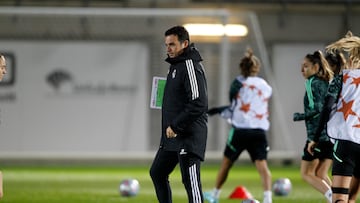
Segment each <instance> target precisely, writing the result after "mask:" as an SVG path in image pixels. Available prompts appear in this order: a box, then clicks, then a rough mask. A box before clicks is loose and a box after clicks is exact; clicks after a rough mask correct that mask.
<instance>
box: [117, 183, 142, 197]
mask: <svg viewBox="0 0 360 203" xmlns="http://www.w3.org/2000/svg"><path fill="white" fill-rule="evenodd" d="M139 190H140V184H139V181H137V180H136V179H124V180H122V181H121V182H120V185H119V192H120V195H121V196H123V197H133V196H136V195H137V194H138V193H139Z"/></svg>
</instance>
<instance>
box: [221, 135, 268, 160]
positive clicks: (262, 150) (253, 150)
mask: <svg viewBox="0 0 360 203" xmlns="http://www.w3.org/2000/svg"><path fill="white" fill-rule="evenodd" d="M244 150H247V151H248V153H249V155H250V157H251V161H252V162H254V161H255V160H266V159H267V153H268V151H269V146H268V142H267V139H266V133H265V131H264V130H262V129H235V128H232V129H231V130H230V132H229V137H228V141H227V143H226V147H225V151H224V156H225V157H227V158H229V159H230V160H231V161H232V162H234V161H236V160H237V159H238V158H239V156H240V154H241V153H242V152H243V151H244Z"/></svg>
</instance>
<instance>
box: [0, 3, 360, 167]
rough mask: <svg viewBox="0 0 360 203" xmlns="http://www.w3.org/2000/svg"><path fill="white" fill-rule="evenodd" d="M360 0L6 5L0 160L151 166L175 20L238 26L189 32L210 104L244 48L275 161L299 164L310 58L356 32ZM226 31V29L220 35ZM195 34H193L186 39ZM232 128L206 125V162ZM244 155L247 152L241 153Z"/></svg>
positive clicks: (0, 42) (224, 93)
mask: <svg viewBox="0 0 360 203" xmlns="http://www.w3.org/2000/svg"><path fill="white" fill-rule="evenodd" d="M359 21H360V1H359V0H82V1H80V0H79V1H76V0H62V1H55V0H1V1H0V52H1V53H4V54H5V56H6V59H7V63H8V74H7V75H6V77H5V79H4V81H3V82H2V83H0V162H3V163H4V162H16V161H22V162H24V161H34V160H36V161H39V162H40V161H44V162H50V161H97V162H100V161H104V162H113V161H141V162H144V161H149V160H151V159H152V158H153V156H154V152H155V151H156V150H157V147H158V145H159V140H160V128H161V125H160V122H161V111H160V110H159V109H151V108H150V96H151V86H152V79H153V77H154V76H160V77H164V76H166V74H167V69H168V64H167V63H166V62H164V59H165V58H166V51H165V46H164V41H163V39H164V32H165V30H167V29H168V28H170V27H172V26H174V25H185V24H200V23H201V24H204V23H205V24H211V25H213V24H217V25H224V26H225V25H229V24H235V25H242V26H243V27H245V32H244V33H243V34H242V35H241V36H233V35H227V34H220V36H208V34H209V33H213V32H215V31H217V29H218V28H214V29H213V30H210V31H206V30H204V31H205V33H201V34H199V35H195V34H194V35H192V36H191V41H192V42H194V43H195V45H196V47H197V48H198V49H199V51H200V53H201V54H202V57H203V59H204V66H205V68H206V71H207V78H208V91H209V107H214V106H220V105H226V104H228V103H229V101H228V89H229V86H230V84H231V82H232V80H233V79H234V78H235V77H236V76H237V75H238V74H239V70H238V64H239V62H240V59H241V57H243V55H244V52H245V51H246V49H247V48H249V47H250V48H252V49H253V50H254V52H255V55H257V56H258V57H259V58H260V59H261V61H262V69H261V76H262V77H264V78H265V79H266V80H267V81H268V82H269V83H270V85H271V86H272V87H273V91H274V93H273V97H272V99H271V106H270V119H271V129H270V130H269V132H268V138H269V142H270V147H271V151H270V154H269V158H270V160H280V161H294V162H296V161H298V160H300V156H301V154H302V148H303V146H304V143H305V140H306V132H305V126H304V123H303V122H298V123H294V122H293V121H292V114H293V113H294V112H303V96H304V93H305V89H304V79H303V77H302V75H301V72H300V65H301V63H302V60H303V58H304V56H305V55H306V54H307V53H312V52H314V51H316V50H324V47H325V46H326V45H327V44H329V43H331V42H333V41H336V40H337V39H339V38H341V37H343V36H344V35H345V34H346V32H347V31H348V30H351V31H352V32H353V33H354V34H355V35H359V33H360V25H359V24H358V23H357V22H359ZM220 29H221V28H220ZM190 34H192V33H191V32H190ZM229 127H230V126H229V125H228V124H227V123H226V122H225V120H223V119H221V118H220V117H210V118H209V134H208V142H207V155H206V156H207V157H206V158H207V160H209V161H211V160H218V159H219V158H220V157H222V151H223V148H224V144H225V141H226V138H227V133H228V129H229ZM244 157H245V158H246V157H247V154H244V155H243V156H242V158H244Z"/></svg>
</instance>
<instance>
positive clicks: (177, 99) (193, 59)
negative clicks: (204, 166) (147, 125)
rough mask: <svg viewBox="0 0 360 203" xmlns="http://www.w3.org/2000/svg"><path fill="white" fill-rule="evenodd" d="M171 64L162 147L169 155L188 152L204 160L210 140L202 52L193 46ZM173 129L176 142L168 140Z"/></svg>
mask: <svg viewBox="0 0 360 203" xmlns="http://www.w3.org/2000/svg"><path fill="white" fill-rule="evenodd" d="M166 61H167V62H168V63H170V68H169V72H168V75H167V79H166V85H165V90H164V97H163V105H162V136H161V143H160V147H162V148H163V149H164V150H166V151H179V150H185V151H186V152H190V153H193V154H195V155H197V156H198V157H199V158H200V159H201V160H204V156H205V148H206V140H207V114H206V112H207V110H208V97H207V84H206V77H205V71H204V68H203V66H202V64H201V61H202V58H201V56H200V54H199V52H198V51H197V50H196V49H195V47H194V45H193V44H191V45H190V46H189V47H187V48H186V49H185V50H184V52H183V53H182V54H181V55H179V56H178V57H175V58H169V57H168V58H167V59H166ZM168 126H171V128H172V129H173V131H174V132H175V133H176V134H177V137H176V138H171V139H168V138H167V137H166V128H167V127H168Z"/></svg>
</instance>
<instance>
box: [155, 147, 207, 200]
mask: <svg viewBox="0 0 360 203" xmlns="http://www.w3.org/2000/svg"><path fill="white" fill-rule="evenodd" d="M178 163H179V166H180V170H181V175H182V182H183V184H184V186H185V189H186V192H187V195H188V200H189V203H203V196H202V188H201V181H200V159H199V158H198V157H197V156H195V155H193V154H191V153H187V152H185V151H180V152H175V151H164V150H163V149H161V148H160V149H159V150H158V152H157V154H156V156H155V159H154V161H153V163H152V165H151V168H150V176H151V179H152V181H153V184H154V187H155V191H156V196H157V198H158V200H159V203H172V196H171V187H170V183H169V175H170V173H171V172H172V171H173V170H174V168H175V167H176V165H177V164H178Z"/></svg>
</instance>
